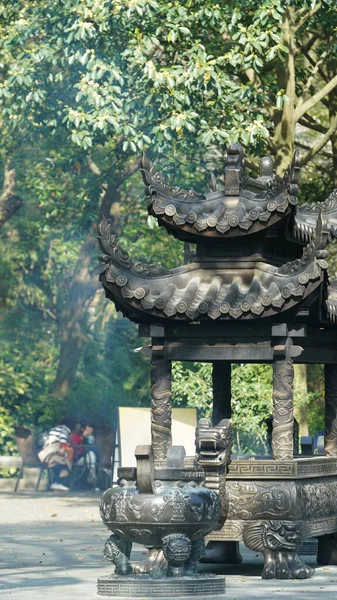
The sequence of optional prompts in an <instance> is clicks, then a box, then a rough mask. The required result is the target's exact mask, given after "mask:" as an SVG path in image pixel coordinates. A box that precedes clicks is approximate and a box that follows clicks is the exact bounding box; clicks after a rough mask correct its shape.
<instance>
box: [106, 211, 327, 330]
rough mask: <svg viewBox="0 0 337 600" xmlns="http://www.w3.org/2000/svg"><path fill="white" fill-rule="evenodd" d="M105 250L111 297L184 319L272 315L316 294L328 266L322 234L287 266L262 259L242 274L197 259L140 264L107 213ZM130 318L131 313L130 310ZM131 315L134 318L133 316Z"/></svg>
mask: <svg viewBox="0 0 337 600" xmlns="http://www.w3.org/2000/svg"><path fill="white" fill-rule="evenodd" d="M99 233H100V236H99V240H100V245H101V248H102V250H103V252H104V254H103V255H102V256H101V258H100V259H101V261H102V262H104V263H105V264H104V267H103V269H102V271H101V275H100V279H101V281H102V283H103V286H104V287H105V289H106V293H107V295H108V296H109V297H110V298H111V299H112V300H113V301H114V302H115V303H116V305H117V308H118V310H122V312H124V313H125V314H128V313H129V312H130V314H131V313H132V314H136V316H138V317H139V316H140V315H141V314H142V313H143V314H147V315H152V316H154V317H160V318H164V319H166V318H174V319H179V320H184V319H185V320H195V319H198V320H199V319H200V318H202V319H204V318H211V319H219V318H227V319H228V318H233V319H239V318H257V317H268V316H271V315H272V314H276V313H278V312H280V311H283V310H287V309H289V308H291V307H293V306H294V305H296V304H297V303H298V302H300V301H302V300H303V299H304V298H305V297H307V296H308V295H309V294H311V293H312V292H313V291H314V290H315V289H316V288H317V287H318V286H319V285H320V284H321V283H322V281H323V278H324V272H325V270H326V269H327V267H328V264H327V262H326V261H325V260H324V258H322V256H326V252H325V253H324V251H323V254H322V250H320V249H319V248H320V244H321V236H320V234H319V228H318V232H317V234H316V240H314V241H312V242H310V244H309V245H308V246H307V248H306V249H305V250H304V252H303V256H302V259H297V260H295V261H291V262H289V263H287V264H286V265H283V266H282V267H279V268H276V267H274V266H272V265H267V264H265V263H261V262H258V263H256V264H255V266H254V267H252V268H251V270H250V272H249V273H248V274H247V270H246V271H245V273H244V274H243V275H242V276H240V275H239V274H238V271H237V270H236V271H235V273H234V272H232V271H230V270H228V269H226V268H225V267H221V266H219V265H218V266H217V267H216V268H214V263H213V264H212V263H203V265H202V266H201V265H200V264H199V263H192V264H189V265H184V266H182V267H178V268H175V269H172V270H166V269H164V268H163V267H161V266H160V265H144V264H143V263H135V262H133V261H132V260H131V259H130V256H129V254H128V253H127V252H125V251H124V250H123V249H122V248H121V247H120V245H119V241H118V238H117V237H116V236H115V235H113V234H112V233H111V230H110V226H109V224H108V222H107V220H106V218H105V217H103V219H102V222H101V224H100V226H99ZM128 316H130V315H129V314H128ZM130 318H133V317H132V316H130Z"/></svg>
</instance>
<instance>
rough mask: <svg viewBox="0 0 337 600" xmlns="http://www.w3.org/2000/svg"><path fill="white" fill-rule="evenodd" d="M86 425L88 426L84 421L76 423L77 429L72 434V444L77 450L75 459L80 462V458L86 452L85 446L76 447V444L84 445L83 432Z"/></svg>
mask: <svg viewBox="0 0 337 600" xmlns="http://www.w3.org/2000/svg"><path fill="white" fill-rule="evenodd" d="M85 427H86V425H85V423H84V422H83V421H80V422H79V423H76V425H75V429H74V431H73V432H72V434H71V436H70V440H71V445H72V446H75V448H74V450H75V452H74V461H75V462H78V459H79V458H81V456H83V454H84V448H76V446H82V445H83V442H84V436H83V432H84V430H85Z"/></svg>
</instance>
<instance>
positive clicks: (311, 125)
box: [298, 115, 327, 134]
mask: <svg viewBox="0 0 337 600" xmlns="http://www.w3.org/2000/svg"><path fill="white" fill-rule="evenodd" d="M298 122H299V124H300V125H303V126H304V127H307V128H308V129H312V130H313V131H318V133H323V134H324V133H326V132H327V128H326V127H323V125H321V124H320V123H318V122H317V121H316V120H315V119H314V118H313V117H311V115H305V116H304V117H301V119H299V120H298Z"/></svg>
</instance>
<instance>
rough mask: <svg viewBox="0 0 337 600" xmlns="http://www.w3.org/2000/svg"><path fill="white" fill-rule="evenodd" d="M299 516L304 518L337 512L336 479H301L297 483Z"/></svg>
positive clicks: (313, 517) (315, 517)
mask: <svg viewBox="0 0 337 600" xmlns="http://www.w3.org/2000/svg"><path fill="white" fill-rule="evenodd" d="M296 488H297V507H298V516H299V517H300V518H302V519H317V518H319V517H324V516H331V515H334V514H337V481H336V479H318V480H315V481H300V482H298V483H297V484H296Z"/></svg>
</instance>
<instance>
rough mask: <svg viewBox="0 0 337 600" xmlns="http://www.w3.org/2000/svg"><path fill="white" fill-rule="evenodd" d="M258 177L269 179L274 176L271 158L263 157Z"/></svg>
mask: <svg viewBox="0 0 337 600" xmlns="http://www.w3.org/2000/svg"><path fill="white" fill-rule="evenodd" d="M259 173H260V175H259V177H260V178H262V177H263V178H265V179H270V178H271V177H273V176H274V161H273V159H272V157H271V156H263V157H262V158H261V160H260V165H259Z"/></svg>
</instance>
